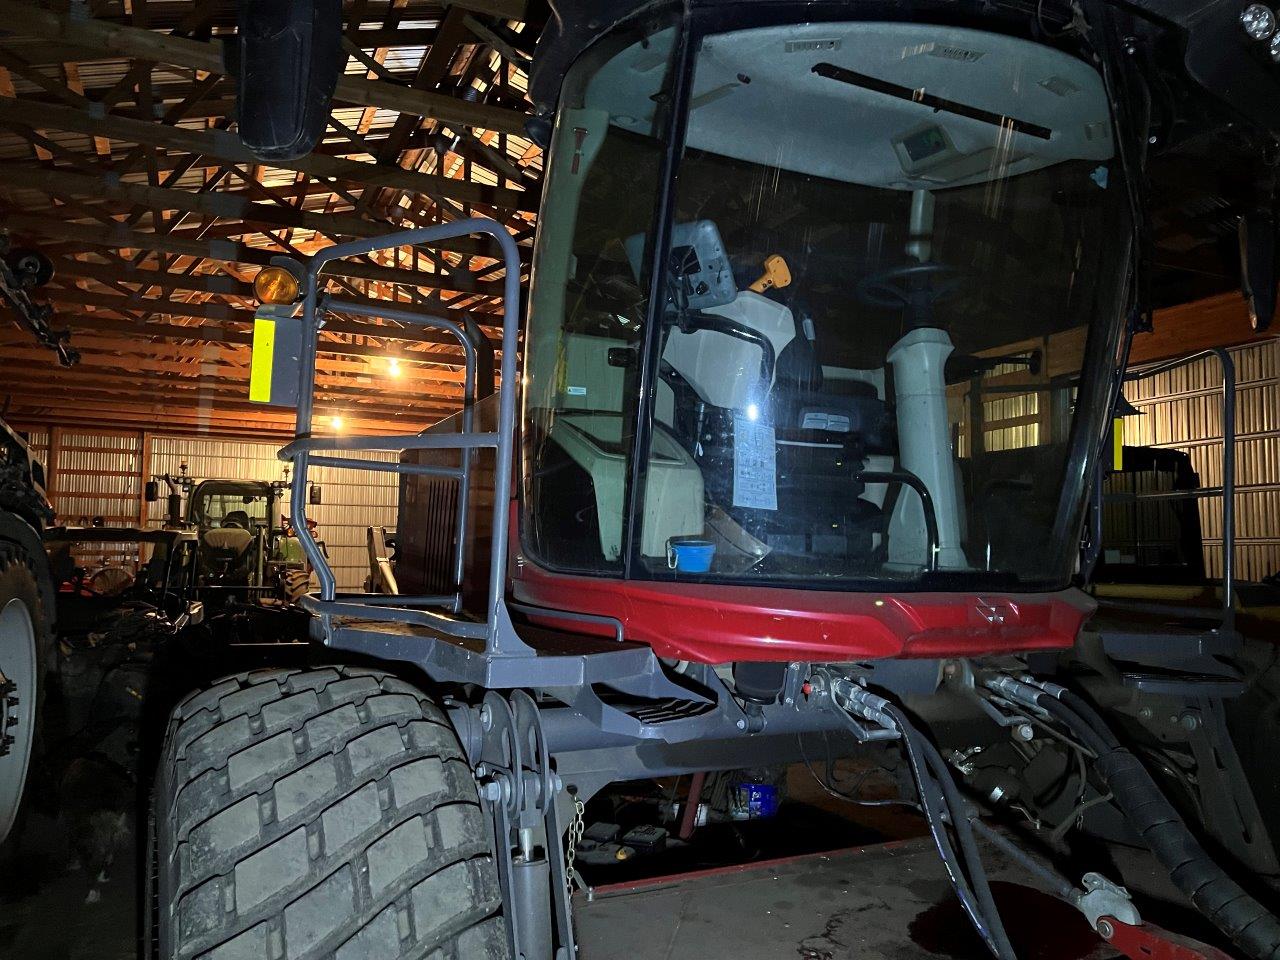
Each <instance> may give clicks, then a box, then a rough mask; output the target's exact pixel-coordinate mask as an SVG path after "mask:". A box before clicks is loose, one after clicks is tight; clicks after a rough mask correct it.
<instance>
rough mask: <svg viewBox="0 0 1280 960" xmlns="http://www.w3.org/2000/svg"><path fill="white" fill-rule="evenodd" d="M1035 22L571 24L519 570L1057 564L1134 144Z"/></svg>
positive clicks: (1121, 259)
mask: <svg viewBox="0 0 1280 960" xmlns="http://www.w3.org/2000/svg"><path fill="white" fill-rule="evenodd" d="M1019 24H1021V25H1020V26H1019ZM1035 33H1036V31H1034V29H1031V28H1029V27H1028V25H1027V23H1026V22H1025V18H1023V20H1022V21H1019V20H1017V19H1015V18H1010V19H1008V20H1002V19H1001V18H999V17H995V18H993V19H992V21H991V23H990V25H989V27H983V28H975V27H973V26H955V25H951V24H948V23H934V22H907V21H893V20H888V19H880V18H875V17H871V18H863V17H862V16H861V15H859V16H856V17H855V16H854V15H853V14H852V13H851V10H850V8H849V7H848V6H843V7H839V8H834V7H833V8H826V7H823V6H821V5H819V6H818V7H810V6H806V7H804V8H803V11H800V10H797V9H796V8H795V7H789V8H777V9H776V10H775V9H774V8H771V7H770V8H765V7H759V8H758V7H756V6H755V5H743V6H741V7H737V6H735V7H732V8H720V7H716V8H714V10H713V11H705V12H704V13H703V14H698V13H696V12H695V14H694V15H693V16H692V17H687V18H681V19H680V20H679V23H678V25H677V23H676V22H675V21H673V20H671V19H664V18H663V17H662V16H656V17H641V18H639V19H633V20H631V21H629V22H626V23H624V24H622V25H620V26H619V27H618V28H617V29H616V30H615V31H614V32H612V33H610V34H609V35H608V36H606V37H603V38H601V39H599V40H597V41H596V42H595V43H593V44H592V45H590V46H589V47H588V48H587V49H586V50H585V51H584V52H582V53H581V54H580V55H579V56H578V57H577V59H576V61H575V62H574V63H573V64H572V66H571V67H570V68H569V69H568V70H567V72H566V73H565V75H564V78H563V84H562V87H561V90H560V93H559V101H558V103H557V111H558V113H557V121H556V124H555V129H554V135H553V138H552V143H551V147H550V150H551V161H550V164H549V167H548V175H547V192H546V201H545V203H544V207H543V214H542V216H543V222H542V227H541V230H540V234H539V241H538V246H537V249H536V255H535V282H534V284H533V288H532V294H531V302H530V311H529V313H530V316H529V330H528V340H527V344H528V354H527V360H526V370H525V378H524V381H523V385H524V420H523V422H524V433H523V439H524V459H523V467H524V470H523V478H522V480H523V484H522V491H521V492H522V495H523V496H522V515H521V519H522V525H521V534H522V545H523V547H524V550H525V552H526V555H527V558H528V559H529V560H530V561H531V564H532V566H533V568H534V570H533V572H532V573H531V574H530V575H529V576H528V577H526V578H525V579H526V580H527V581H528V586H527V588H526V589H527V590H528V591H529V592H530V596H536V597H537V602H540V603H544V604H545V605H548V606H556V607H559V606H562V605H563V604H564V603H565V602H566V601H567V602H569V603H570V605H571V606H581V601H580V600H578V601H577V602H576V603H575V602H574V599H573V598H574V597H575V596H576V597H581V596H582V593H581V591H580V590H578V589H577V587H576V586H574V587H570V586H569V583H570V582H571V581H576V580H579V579H581V578H584V577H591V578H611V579H621V580H627V581H643V582H647V583H648V584H649V585H650V586H646V587H645V588H643V589H644V592H645V594H646V595H647V596H650V597H654V598H655V599H657V600H658V602H659V603H662V602H665V601H664V600H662V599H661V598H663V597H664V595H666V596H670V595H687V591H688V587H689V586H690V585H697V590H698V595H699V596H700V597H702V598H703V604H704V605H706V604H708V603H711V604H716V603H718V602H720V599H721V598H723V600H724V602H733V598H734V597H735V596H736V595H739V594H738V591H739V590H740V589H741V588H743V587H755V588H758V587H771V588H781V589H784V590H787V591H804V592H800V593H796V594H795V595H794V597H793V598H791V599H788V600H787V601H786V604H787V605H788V606H790V607H793V608H796V609H809V610H817V609H822V608H829V607H830V605H831V602H832V597H831V596H830V595H834V594H838V595H839V596H841V597H844V598H847V597H849V595H851V594H862V595H864V596H865V595H871V596H873V597H874V596H879V595H882V594H887V593H891V594H895V595H898V594H916V593H931V594H942V593H951V594H956V593H958V594H961V595H965V596H970V597H976V596H986V595H988V594H990V593H992V592H1003V593H1006V594H1033V593H1054V592H1057V591H1062V590H1064V589H1065V588H1067V587H1068V586H1069V584H1070V582H1071V577H1072V574H1073V571H1074V569H1075V566H1076V562H1077V557H1078V554H1079V546H1080V538H1079V531H1080V527H1081V517H1082V511H1083V505H1084V501H1085V496H1084V493H1085V489H1084V484H1085V479H1086V477H1087V476H1088V475H1089V474H1090V472H1091V470H1092V468H1093V464H1094V462H1095V460H1096V458H1097V456H1098V453H1099V450H1100V441H1101V438H1102V434H1103V425H1104V422H1105V421H1106V419H1107V416H1108V411H1109V410H1110V404H1111V401H1112V396H1113V391H1114V389H1115V382H1116V377H1117V373H1118V370H1119V364H1120V359H1121V356H1122V350H1121V347H1122V343H1123V340H1124V337H1123V333H1124V326H1125V324H1124V320H1125V317H1126V308H1127V306H1128V304H1129V302H1130V298H1131V296H1132V284H1131V282H1130V281H1131V278H1132V256H1131V252H1132V243H1133V240H1132V237H1133V233H1134V224H1133V213H1132V211H1133V196H1132V192H1131V191H1132V184H1131V180H1132V177H1133V172H1132V171H1131V170H1130V169H1128V167H1127V164H1126V161H1125V152H1124V146H1123V143H1124V140H1125V138H1126V137H1128V136H1130V134H1129V133H1128V132H1127V131H1125V130H1124V129H1123V128H1122V126H1121V125H1120V124H1119V123H1118V120H1117V115H1116V113H1115V111H1114V109H1113V101H1112V96H1111V94H1110V93H1109V92H1108V81H1107V79H1106V77H1105V76H1104V74H1103V73H1102V72H1100V71H1099V69H1098V66H1097V63H1096V59H1095V57H1094V56H1093V55H1092V54H1091V52H1090V49H1089V48H1088V47H1087V46H1086V45H1085V44H1084V43H1083V41H1082V40H1081V38H1079V37H1077V38H1076V40H1074V41H1070V42H1068V41H1065V40H1059V41H1058V42H1045V39H1044V37H1042V36H1036V35H1034V34H1035ZM815 591H816V592H818V593H814V592H815ZM824 594H825V595H828V596H826V597H824V596H823V595H824ZM779 596H780V595H779ZM632 597H633V599H634V597H635V593H633V595H632ZM837 602H841V603H847V602H849V601H848V600H847V599H846V600H841V601H837ZM855 602H856V601H855ZM882 605H883V604H882ZM771 606H775V605H771ZM593 612H597V613H602V614H604V613H608V614H611V615H616V613H614V612H613V611H609V610H606V609H604V608H603V607H597V608H595V609H594V611H593ZM783 655H785V654H783Z"/></svg>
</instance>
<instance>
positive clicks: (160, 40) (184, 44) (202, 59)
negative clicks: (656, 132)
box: [0, 0, 525, 136]
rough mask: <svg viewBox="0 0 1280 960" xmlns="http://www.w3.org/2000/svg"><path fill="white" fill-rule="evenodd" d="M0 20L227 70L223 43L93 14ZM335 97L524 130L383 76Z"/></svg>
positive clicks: (53, 36)
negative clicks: (399, 84)
mask: <svg viewBox="0 0 1280 960" xmlns="http://www.w3.org/2000/svg"><path fill="white" fill-rule="evenodd" d="M475 2H481V0H475ZM0 23H4V24H5V25H6V29H8V30H10V31H11V32H14V33H20V34H22V35H23V36H28V37H35V38H37V39H40V40H46V41H54V42H62V43H66V44H68V45H70V46H73V47H80V48H82V50H83V51H84V52H83V53H82V56H83V57H85V58H89V57H92V58H94V59H102V58H103V57H104V56H106V57H111V56H123V57H136V58H138V59H140V60H153V61H156V62H159V63H172V64H176V65H178V66H183V67H189V68H190V69H192V70H199V71H202V72H205V73H215V74H225V73H226V72H227V70H226V67H225V65H224V63H223V57H222V47H221V45H220V44H218V43H202V42H201V41H198V40H189V39H187V38H184V37H175V36H170V35H167V34H163V33H156V32H154V31H151V30H143V29H140V28H138V27H131V26H124V25H121V24H113V23H107V22H106V21H103V20H96V19H92V18H90V19H81V18H76V17H71V16H63V15H60V14H57V13H54V12H52V11H49V10H43V9H40V8H38V7H33V6H32V5H31V4H30V3H28V2H25V0H0ZM334 99H336V100H339V101H342V102H345V103H355V104H359V105H361V106H366V107H380V108H383V109H386V110H396V111H398V112H400V113H409V114H416V115H417V116H420V117H435V118H436V119H439V120H443V121H445V122H448V123H459V124H462V125H464V126H469V127H482V128H484V129H486V130H500V131H503V132H505V133H515V134H519V135H522V136H523V134H524V121H525V115H524V114H523V113H519V112H517V111H515V110H508V109H506V108H503V107H491V106H488V105H486V104H482V103H468V102H467V101H464V100H461V99H458V98H456V97H450V96H446V95H444V94H438V93H431V92H428V91H423V90H413V89H410V88H408V87H401V86H397V85H395V84H391V83H387V82H386V81H382V80H368V79H365V78H364V77H356V76H343V77H340V78H339V80H338V85H337V89H336V90H335V92H334Z"/></svg>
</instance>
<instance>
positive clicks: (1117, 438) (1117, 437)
mask: <svg viewBox="0 0 1280 960" xmlns="http://www.w3.org/2000/svg"><path fill="white" fill-rule="evenodd" d="M1111 446H1112V450H1111V469H1112V470H1123V469H1124V417H1116V418H1115V420H1113V421H1112V422H1111Z"/></svg>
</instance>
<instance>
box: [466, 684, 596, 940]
mask: <svg viewBox="0 0 1280 960" xmlns="http://www.w3.org/2000/svg"><path fill="white" fill-rule="evenodd" d="M480 724H481V727H482V734H481V736H482V741H481V748H480V761H479V763H477V764H476V767H475V776H476V780H477V782H478V784H479V787H480V797H481V800H482V802H483V804H484V806H485V808H486V810H487V812H488V814H489V818H490V824H491V826H492V829H493V840H494V850H495V853H496V855H497V861H498V881H499V884H500V885H501V888H502V902H503V907H504V913H505V914H506V917H507V932H508V945H509V946H510V948H511V955H512V956H513V957H522V958H523V960H575V958H576V956H577V945H576V944H575V942H574V937H573V920H572V908H571V904H570V901H569V888H568V875H567V871H566V867H565V856H564V827H563V825H562V824H561V821H560V814H559V808H558V804H557V803H556V798H557V796H558V794H559V793H560V792H561V791H562V790H563V789H564V787H563V784H562V783H561V781H560V778H559V777H557V776H556V774H555V772H554V771H553V770H552V769H551V754H550V752H549V751H548V749H547V742H546V738H545V737H544V736H543V732H542V721H541V713H540V711H539V708H538V705H537V703H536V702H535V701H534V699H533V698H532V697H531V696H529V694H527V693H525V692H524V691H523V690H515V691H512V692H511V694H510V696H509V698H508V697H504V696H503V695H502V694H500V693H498V692H496V691H490V692H488V693H487V694H485V697H484V701H483V703H482V705H481V709H480Z"/></svg>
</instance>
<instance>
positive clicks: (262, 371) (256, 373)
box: [249, 317, 276, 403]
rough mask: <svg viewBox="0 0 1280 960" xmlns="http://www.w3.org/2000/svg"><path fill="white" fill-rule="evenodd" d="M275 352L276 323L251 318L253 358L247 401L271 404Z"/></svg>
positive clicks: (250, 364) (250, 365) (269, 320)
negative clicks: (272, 364) (272, 366)
mask: <svg viewBox="0 0 1280 960" xmlns="http://www.w3.org/2000/svg"><path fill="white" fill-rule="evenodd" d="M275 352H276V322H275V321H274V320H271V319H268V318H266V317H254V318H253V356H252V359H251V360H250V361H249V399H250V400H251V401H253V402H254V403H270V402H271V363H272V360H273V359H274V357H275Z"/></svg>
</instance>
